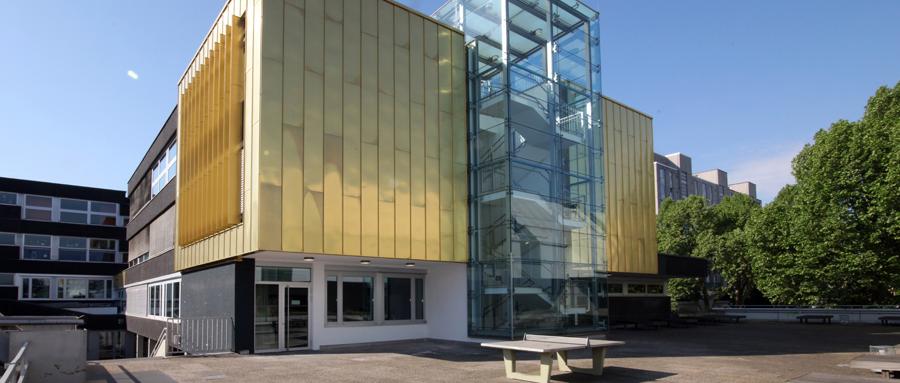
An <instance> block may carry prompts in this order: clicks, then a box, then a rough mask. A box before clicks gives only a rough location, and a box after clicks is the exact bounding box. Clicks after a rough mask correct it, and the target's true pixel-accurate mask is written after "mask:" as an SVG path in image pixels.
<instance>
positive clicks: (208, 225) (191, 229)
mask: <svg viewBox="0 0 900 383" xmlns="http://www.w3.org/2000/svg"><path fill="white" fill-rule="evenodd" d="M211 38H212V39H213V41H212V43H211V44H210V46H209V49H208V50H207V51H206V52H204V55H205V57H204V60H203V62H202V63H201V64H200V65H199V68H198V69H197V70H196V72H194V73H193V76H192V78H191V79H190V81H189V82H188V83H187V84H185V86H184V87H183V88H182V91H181V92H180V97H179V98H180V99H179V105H180V108H179V136H178V141H179V148H180V151H181V153H180V156H179V159H180V161H179V163H180V168H179V169H178V175H179V177H178V196H179V199H180V202H181V203H179V204H178V222H179V227H178V244H179V245H181V246H184V245H186V244H190V243H193V242H196V241H198V240H200V239H202V238H205V237H208V236H210V235H212V234H215V233H217V232H220V231H222V230H224V229H227V228H229V227H231V226H234V225H236V224H238V223H240V222H241V216H240V195H239V193H240V189H241V188H240V170H241V159H240V153H241V145H242V140H243V129H242V125H243V121H242V118H243V113H242V103H243V100H244V52H243V47H242V45H243V38H244V28H243V23H242V21H241V20H240V18H239V17H237V16H233V15H232V16H231V17H230V20H228V22H225V23H223V26H222V27H221V28H217V30H216V31H215V34H214V35H213V36H211Z"/></svg>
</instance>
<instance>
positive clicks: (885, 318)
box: [878, 315, 900, 326]
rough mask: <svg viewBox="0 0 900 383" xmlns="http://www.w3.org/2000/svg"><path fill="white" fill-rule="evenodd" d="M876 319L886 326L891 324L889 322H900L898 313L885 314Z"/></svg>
mask: <svg viewBox="0 0 900 383" xmlns="http://www.w3.org/2000/svg"><path fill="white" fill-rule="evenodd" d="M878 320H880V321H881V324H882V325H884V326H887V325H889V324H891V322H900V315H885V316H881V317H878Z"/></svg>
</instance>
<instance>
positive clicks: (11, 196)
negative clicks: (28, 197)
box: [0, 192, 19, 205]
mask: <svg viewBox="0 0 900 383" xmlns="http://www.w3.org/2000/svg"><path fill="white" fill-rule="evenodd" d="M18 204H19V202H18V201H17V200H16V193H9V192H0V205H18Z"/></svg>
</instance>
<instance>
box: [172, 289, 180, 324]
mask: <svg viewBox="0 0 900 383" xmlns="http://www.w3.org/2000/svg"><path fill="white" fill-rule="evenodd" d="M172 291H173V293H172V296H173V298H172V302H173V303H172V307H173V308H172V317H173V318H181V282H175V283H173V284H172Z"/></svg>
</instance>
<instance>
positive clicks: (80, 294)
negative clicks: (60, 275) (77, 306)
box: [60, 279, 88, 299]
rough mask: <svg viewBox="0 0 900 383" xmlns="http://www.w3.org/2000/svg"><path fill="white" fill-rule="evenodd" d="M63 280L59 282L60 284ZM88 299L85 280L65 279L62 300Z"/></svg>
mask: <svg viewBox="0 0 900 383" xmlns="http://www.w3.org/2000/svg"><path fill="white" fill-rule="evenodd" d="M62 281H63V280H60V282H62ZM87 297H88V280H87V279H66V280H65V295H63V296H62V297H61V298H63V299H85V298H87Z"/></svg>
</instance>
